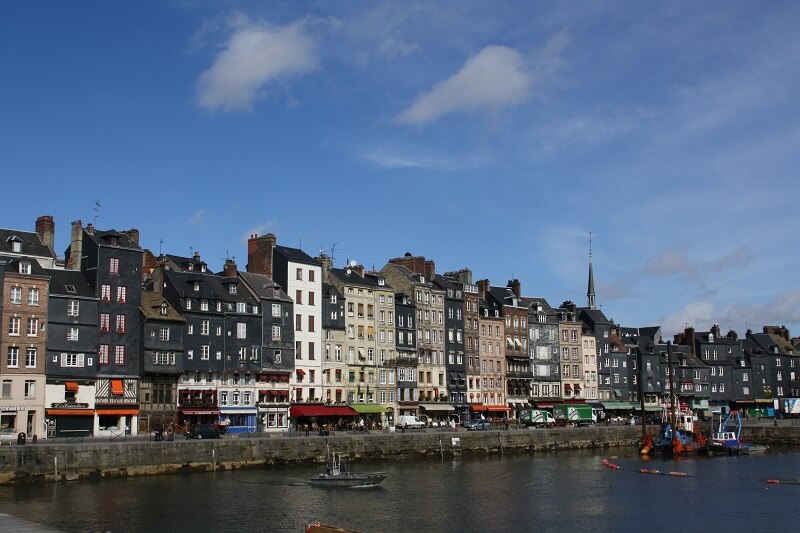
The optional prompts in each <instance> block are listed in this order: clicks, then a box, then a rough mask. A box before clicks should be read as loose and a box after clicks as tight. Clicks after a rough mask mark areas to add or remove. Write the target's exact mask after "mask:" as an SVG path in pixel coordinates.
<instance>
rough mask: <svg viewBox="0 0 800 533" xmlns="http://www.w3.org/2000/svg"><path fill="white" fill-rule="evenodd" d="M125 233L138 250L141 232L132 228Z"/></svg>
mask: <svg viewBox="0 0 800 533" xmlns="http://www.w3.org/2000/svg"><path fill="white" fill-rule="evenodd" d="M124 233H125V235H127V236H128V239H130V241H131V243H132V244H133V245H134V246H135V247H136V248H138V247H139V230H138V229H136V228H131V229H129V230H128V231H126V232H124Z"/></svg>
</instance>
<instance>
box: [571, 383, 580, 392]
mask: <svg viewBox="0 0 800 533" xmlns="http://www.w3.org/2000/svg"><path fill="white" fill-rule="evenodd" d="M572 388H573V389H575V392H578V391H579V390H581V386H580V385H578V384H577V383H576V384H575V385H573V386H572Z"/></svg>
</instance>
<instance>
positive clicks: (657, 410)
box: [644, 405, 663, 413]
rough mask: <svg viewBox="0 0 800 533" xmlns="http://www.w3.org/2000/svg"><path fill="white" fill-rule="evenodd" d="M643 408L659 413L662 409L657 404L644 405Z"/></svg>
mask: <svg viewBox="0 0 800 533" xmlns="http://www.w3.org/2000/svg"><path fill="white" fill-rule="evenodd" d="M644 410H645V411H648V412H652V413H660V412H661V411H663V409H662V408H661V407H659V406H658V405H645V406H644Z"/></svg>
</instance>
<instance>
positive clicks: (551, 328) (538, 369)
mask: <svg viewBox="0 0 800 533" xmlns="http://www.w3.org/2000/svg"><path fill="white" fill-rule="evenodd" d="M522 302H523V304H525V306H526V307H527V309H528V348H529V349H528V355H529V357H530V360H531V371H532V374H533V378H532V379H533V382H532V383H531V400H532V401H533V403H534V405H535V406H536V407H538V408H545V409H546V408H551V407H552V405H553V402H554V401H557V400H558V399H560V397H561V378H560V363H559V362H560V360H561V353H560V351H559V332H558V322H559V314H558V313H557V311H556V310H555V309H553V308H552V307H551V306H550V304H549V303H547V300H545V299H544V298H523V299H522Z"/></svg>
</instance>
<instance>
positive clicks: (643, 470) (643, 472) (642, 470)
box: [639, 468, 650, 474]
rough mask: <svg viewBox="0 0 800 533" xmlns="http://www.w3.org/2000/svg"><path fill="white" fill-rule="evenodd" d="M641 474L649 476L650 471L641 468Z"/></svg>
mask: <svg viewBox="0 0 800 533" xmlns="http://www.w3.org/2000/svg"><path fill="white" fill-rule="evenodd" d="M639 473H640V474H649V473H650V471H649V470H648V469H646V468H640V469H639Z"/></svg>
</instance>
